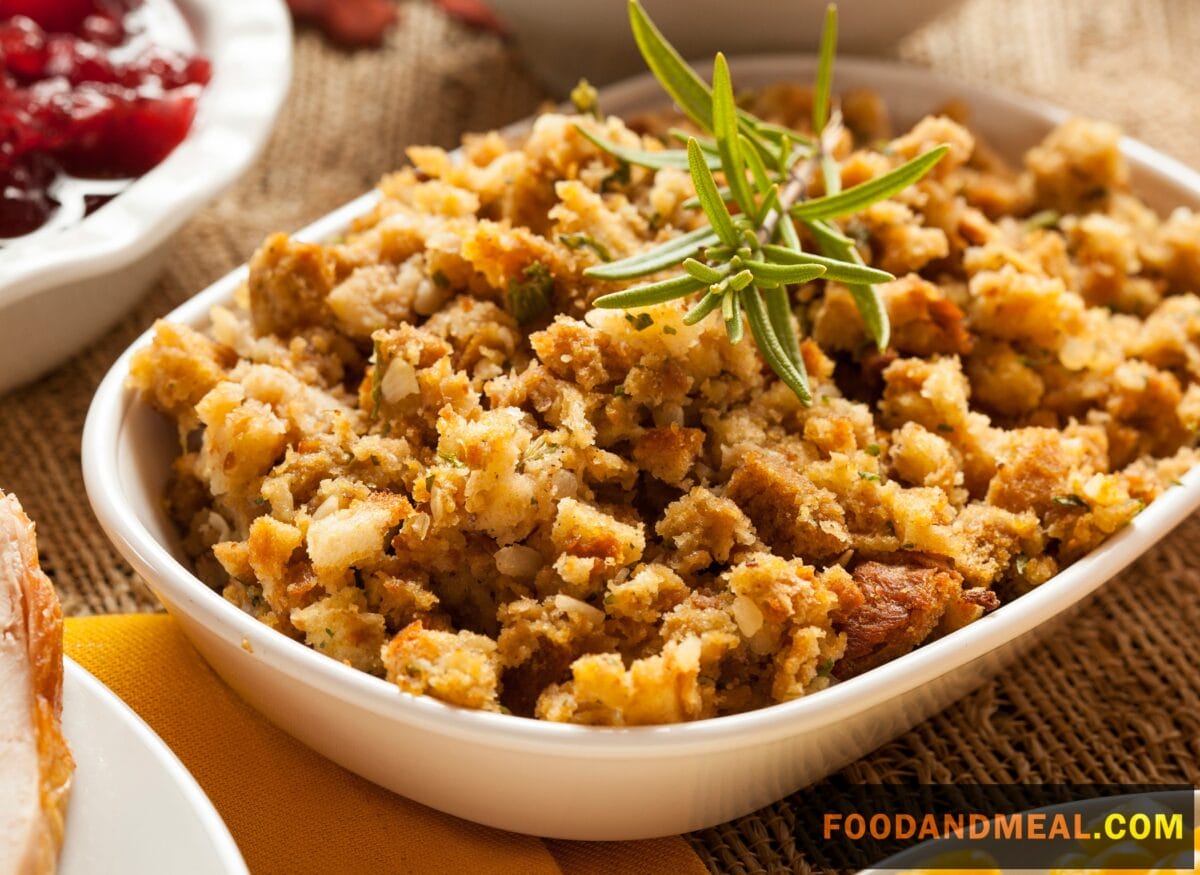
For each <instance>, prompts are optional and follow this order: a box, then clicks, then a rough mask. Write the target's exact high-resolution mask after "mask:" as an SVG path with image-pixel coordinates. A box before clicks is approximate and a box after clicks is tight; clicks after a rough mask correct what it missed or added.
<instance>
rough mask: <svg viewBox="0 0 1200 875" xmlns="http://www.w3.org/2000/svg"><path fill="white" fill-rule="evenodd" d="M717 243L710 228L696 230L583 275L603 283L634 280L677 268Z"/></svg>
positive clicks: (591, 268) (594, 267)
mask: <svg viewBox="0 0 1200 875" xmlns="http://www.w3.org/2000/svg"><path fill="white" fill-rule="evenodd" d="M716 242H717V235H716V234H714V233H713V230H712V228H707V227H705V228H697V229H696V230H695V231H689V232H688V233H686V234H681V235H680V236H678V237H673V238H672V239H670V240H668V241H666V242H665V243H663V244H662V245H660V246H656V247H654V248H653V249H649V250H647V251H645V252H639V253H638V254H637V255H631V256H629V257H628V258H622V259H621V260H620V261H612V262H609V263H608V264H597V265H595V266H593V267H589V268H588V269H587V270H585V271H584V272H583V275H584V276H589V277H594V278H596V279H602V280H625V279H633V278H634V277H639V276H645V275H646V274H650V273H657V272H658V271H660V270H662V269H663V268H665V267H670V266H671V265H673V264H679V263H680V262H681V261H683V260H684V259H685V258H688V257H690V256H693V255H695V254H696V253H697V252H699V251H700V250H701V249H703V248H705V247H706V246H711V245H712V244H714V243H716Z"/></svg>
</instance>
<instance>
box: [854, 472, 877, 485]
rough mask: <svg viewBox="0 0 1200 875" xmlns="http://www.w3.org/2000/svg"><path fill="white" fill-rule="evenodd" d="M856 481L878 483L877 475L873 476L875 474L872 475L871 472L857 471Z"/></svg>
mask: <svg viewBox="0 0 1200 875" xmlns="http://www.w3.org/2000/svg"><path fill="white" fill-rule="evenodd" d="M858 479H860V480H870V481H872V482H874V483H878V482H879V475H878V474H875V473H873V472H871V471H859V472H858Z"/></svg>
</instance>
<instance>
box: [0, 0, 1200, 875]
mask: <svg viewBox="0 0 1200 875" xmlns="http://www.w3.org/2000/svg"><path fill="white" fill-rule="evenodd" d="M851 2H853V0H851ZM1198 46H1200V3H1196V2H1195V0H1139V2H1136V3H1131V2H1127V0H1103V2H1102V0H1060V2H1050V3H1048V2H1045V0H972V2H967V3H964V4H963V5H962V6H961V7H960V8H958V9H957V10H955V11H953V12H951V13H949V14H948V15H946V16H944V17H943V18H941V19H940V20H938V21H936V22H935V23H933V24H932V25H930V26H928V27H926V28H925V29H924V30H922V31H921V32H920V33H917V34H915V35H913V36H912V37H910V38H909V39H908V40H906V41H905V42H904V43H903V44H902V45H901V46H900V47H899V49H898V51H899V54H900V56H901V57H903V58H905V59H906V60H909V61H911V62H913V63H918V64H925V65H930V66H934V67H937V68H939V69H941V70H943V71H945V72H947V73H950V74H953V75H956V76H960V77H961V78H963V79H964V80H968V81H973V82H979V83H984V84H994V85H1002V86H1004V87H1008V88H1014V89H1018V90H1021V91H1025V92H1027V93H1031V94H1036V95H1038V96H1040V97H1043V98H1046V99H1049V100H1052V101H1054V102H1056V103H1059V104H1062V105H1064V106H1067V107H1069V108H1071V109H1073V110H1077V111H1079V112H1081V113H1086V114H1091V115H1095V116H1099V117H1104V118H1108V119H1111V120H1113V121H1116V122H1118V123H1119V124H1121V125H1122V126H1123V127H1124V128H1125V129H1126V130H1127V131H1129V132H1130V133H1132V134H1134V135H1136V136H1138V137H1140V138H1142V139H1144V140H1146V141H1148V142H1149V143H1151V144H1152V145H1155V146H1157V147H1159V148H1162V149H1164V150H1165V151H1167V152H1169V153H1171V154H1173V155H1175V156H1177V157H1179V158H1181V159H1183V160H1185V161H1187V162H1189V163H1191V164H1193V165H1200V141H1198V140H1197V139H1196V132H1197V131H1200V99H1197V97H1196V95H1197V94H1200V63H1197V61H1196V58H1195V54H1194V53H1195V51H1196V48H1197V47H1198ZM296 52H297V55H296V75H295V81H294V84H293V88H292V95H291V98H290V100H289V102H288V105H287V108H286V110H285V112H284V115H283V116H282V118H281V119H280V122H279V125H278V129H277V131H276V133H275V135H274V137H273V138H272V140H271V143H270V144H269V146H268V148H267V150H266V152H265V154H264V156H263V157H262V159H261V160H260V161H259V162H258V164H257V165H256V166H255V167H254V169H253V170H252V171H251V172H250V173H249V174H247V176H246V177H245V178H244V179H243V180H242V181H241V182H240V183H239V184H238V185H237V186H236V187H235V188H234V189H232V190H231V191H230V192H228V193H227V194H226V195H225V196H223V197H222V198H221V199H220V200H218V201H217V202H216V203H214V204H213V205H212V206H211V207H209V208H208V209H207V210H205V211H204V212H203V213H201V214H200V215H199V216H197V217H196V218H195V219H194V220H193V221H192V222H190V223H189V224H188V226H187V227H186V228H185V229H184V231H183V232H182V233H181V234H180V235H179V236H178V237H177V238H176V240H175V243H174V247H175V251H174V252H173V254H172V256H171V258H170V261H169V263H168V266H167V269H166V272H165V274H164V276H163V278H162V280H161V281H160V282H159V283H158V284H157V286H156V287H155V288H154V289H153V291H152V292H151V293H150V294H148V295H147V296H146V298H145V299H144V300H142V301H141V302H140V303H139V305H138V306H137V307H136V308H135V309H134V310H133V312H132V313H131V314H130V315H129V316H128V317H127V318H125V319H124V320H123V321H122V322H121V323H120V325H118V326H117V327H116V328H114V329H113V330H112V331H111V332H109V333H108V334H107V335H106V336H105V337H104V338H103V339H102V340H101V341H99V342H98V343H96V344H95V345H94V346H92V347H91V348H90V349H88V350H87V351H85V352H84V353H82V354H81V355H79V356H78V357H77V358H75V359H74V360H72V361H71V362H69V363H68V364H66V365H65V366H63V367H62V368H60V369H59V370H58V371H56V372H54V373H53V374H51V375H49V376H47V377H45V378H43V379H42V380H40V381H38V382H37V383H36V384H35V385H33V386H31V387H28V388H26V389H24V390H20V391H17V392H15V393H11V394H9V395H8V396H5V397H3V398H0V487H2V488H4V489H6V490H11V491H14V492H16V493H17V494H18V495H19V496H20V497H21V500H22V501H23V502H24V503H25V506H26V508H27V510H28V511H29V513H30V515H31V516H33V517H34V518H35V519H36V520H37V521H38V530H39V537H40V543H41V549H42V560H43V564H44V566H45V568H46V570H47V572H48V573H50V574H51V576H52V577H53V578H54V580H55V583H56V585H57V587H58V590H59V593H60V595H61V596H62V599H63V604H64V608H65V610H66V612H67V613H68V614H74V615H79V614H88V613H103V612H115V611H131V610H152V609H154V607H155V604H156V603H155V601H154V599H153V597H152V596H151V595H150V593H149V592H148V590H147V589H146V587H145V585H144V584H143V583H142V582H141V581H139V580H138V579H137V577H136V576H135V575H134V574H133V572H132V570H131V569H130V568H129V566H128V565H126V564H125V562H124V561H123V560H121V558H120V557H119V556H118V555H117V554H116V552H115V551H114V550H113V548H112V547H111V545H110V544H109V543H108V541H107V540H106V539H105V537H104V535H103V533H102V532H101V531H100V528H99V526H98V524H97V523H96V521H95V519H94V518H93V516H92V514H91V511H90V510H89V508H88V505H87V501H86V498H85V496H84V492H83V481H82V474H81V471H80V466H79V441H80V433H81V431H82V427H83V420H84V416H85V414H86V412H87V407H88V402H89V400H90V398H91V395H92V392H93V391H94V390H95V387H96V385H97V384H98V382H99V381H100V378H101V377H102V376H103V375H104V373H105V371H106V370H107V369H108V367H109V365H110V364H111V363H112V361H113V360H114V359H115V358H116V356H117V355H118V354H119V353H120V352H121V351H122V350H123V349H124V348H125V347H126V346H127V345H128V344H129V343H130V341H132V340H133V338H134V337H136V336H137V334H138V333H140V332H141V331H142V330H144V328H145V327H146V326H147V325H148V324H149V323H150V322H151V321H152V320H153V319H154V318H155V317H156V316H160V315H162V314H163V313H165V312H167V311H168V310H170V309H171V308H172V307H174V306H175V305H176V304H178V303H179V302H180V301H182V300H184V299H185V298H187V297H188V296H190V295H191V294H193V293H194V292H196V291H198V290H199V289H201V288H203V287H204V286H206V285H207V284H208V283H209V282H211V281H212V280H214V279H216V278H217V277H219V276H221V275H222V274H224V273H225V272H227V271H228V270H230V269H232V268H233V267H236V266H237V265H238V264H240V263H241V262H243V261H244V260H245V259H246V257H247V256H248V255H249V254H250V253H251V252H252V250H253V249H254V247H255V245H256V243H257V242H258V241H259V239H260V238H261V237H262V236H263V235H264V234H265V233H267V232H269V231H272V230H276V229H284V230H288V229H294V228H297V227H299V226H301V225H303V224H305V223H307V222H309V221H311V220H312V219H315V218H316V217H318V216H320V215H322V214H323V213H325V212H327V211H328V210H330V209H331V208H333V207H335V206H338V205H339V204H341V203H343V202H345V201H346V200H349V199H350V198H351V197H352V196H354V195H356V194H358V193H359V192H361V191H363V190H365V189H366V188H368V187H369V186H370V185H371V184H372V183H373V182H374V181H375V180H376V178H377V177H378V176H379V175H380V174H381V173H383V172H385V171H387V170H388V169H390V168H392V167H394V166H396V165H397V164H398V163H399V162H400V161H401V159H402V157H403V156H402V148H403V146H404V145H406V144H408V143H413V142H432V143H438V144H451V143H453V142H455V141H456V139H457V137H458V135H459V134H460V133H461V132H462V131H466V130H481V129H486V128H489V127H493V126H496V125H500V124H504V123H506V122H510V121H513V120H515V119H517V118H519V117H521V116H523V115H526V114H528V113H529V112H530V111H532V110H533V109H534V108H535V107H536V105H537V104H538V103H539V101H540V100H541V99H542V98H543V94H542V92H541V91H540V90H539V88H538V87H537V86H536V85H535V84H534V83H533V82H531V81H530V80H529V79H528V77H527V76H526V75H525V74H524V73H523V71H522V70H521V67H520V63H519V60H518V59H516V58H514V57H513V56H512V54H511V52H510V50H509V49H508V48H507V47H506V46H505V45H504V44H503V43H502V42H501V41H500V40H499V39H497V38H496V37H494V36H491V35H488V34H483V33H478V32H475V31H471V30H468V29H465V28H463V27H462V26H460V25H459V24H457V23H455V22H452V21H450V20H449V19H447V18H446V17H445V16H444V15H442V14H441V13H440V12H438V11H436V10H434V9H433V8H432V7H430V6H427V5H424V4H419V3H410V4H407V5H406V6H405V8H404V12H403V17H402V21H401V24H400V26H399V27H397V28H396V29H395V30H394V31H393V33H392V34H391V35H390V37H389V38H388V42H387V45H386V46H385V48H384V49H382V50H380V51H366V52H358V53H345V52H342V51H339V50H337V49H333V48H330V47H329V46H328V45H326V44H325V43H324V42H323V41H322V40H321V39H320V38H319V37H317V36H316V35H315V34H313V33H307V32H305V33H301V34H300V35H299V37H298V39H297V45H296ZM96 292H97V294H103V289H97V290H96ZM1198 560H1200V520H1197V521H1193V522H1189V523H1186V524H1185V525H1184V526H1183V527H1181V529H1180V530H1178V531H1177V532H1176V533H1175V534H1174V535H1172V536H1171V537H1169V538H1168V539H1167V540H1166V541H1165V542H1164V543H1163V544H1161V545H1160V546H1159V547H1158V548H1156V549H1155V550H1153V551H1152V552H1151V553H1149V554H1148V555H1147V556H1145V557H1144V558H1143V559H1142V560H1140V561H1139V562H1138V563H1137V564H1136V565H1135V566H1133V567H1132V568H1131V569H1129V570H1128V571H1127V572H1125V573H1124V574H1122V575H1121V577H1120V579H1119V580H1117V581H1114V582H1113V583H1111V584H1109V585H1108V586H1107V587H1106V588H1105V589H1104V590H1103V592H1102V594H1101V595H1100V596H1099V597H1098V598H1097V599H1096V600H1094V601H1093V602H1092V603H1091V604H1090V605H1089V606H1088V607H1087V608H1086V609H1085V610H1084V611H1082V612H1080V613H1079V614H1077V615H1076V616H1075V619H1073V621H1072V622H1071V626H1070V628H1069V630H1067V631H1064V632H1063V633H1062V634H1061V637H1059V638H1058V639H1057V640H1055V641H1053V642H1051V643H1049V644H1047V645H1043V646H1042V647H1040V648H1039V649H1038V650H1036V651H1035V652H1034V653H1033V654H1032V655H1031V656H1029V657H1028V658H1026V659H1025V660H1024V661H1022V662H1020V663H1018V664H1017V665H1016V666H1015V667H1014V668H1013V669H1011V670H1010V671H1009V672H1008V673H1006V674H1005V675H1004V676H1002V677H1000V678H999V679H997V680H995V681H993V682H991V683H989V684H988V685H986V686H985V687H983V688H982V689H980V690H979V691H978V692H976V693H974V694H973V695H971V696H969V697H967V698H966V699H964V700H962V701H961V702H959V703H958V704H957V705H955V706H953V707H952V708H950V709H948V710H947V711H945V712H943V713H942V714H940V715H939V716H937V717H935V718H933V719H931V720H929V721H927V722H925V723H924V724H922V725H921V726H919V727H917V728H916V729H914V730H913V731H912V732H910V733H908V734H907V735H905V736H903V737H902V738H900V739H898V740H896V741H894V742H892V743H891V744H889V745H886V746H885V747H883V748H881V749H879V750H878V751H876V752H875V753H874V754H872V755H871V756H869V757H867V758H865V759H863V760H861V761H859V762H857V763H855V764H853V765H852V766H850V767H849V768H848V769H847V770H846V771H847V773H848V774H849V775H850V776H851V777H853V778H855V779H859V780H901V779H921V780H929V781H945V782H954V781H980V782H1003V781H1021V780H1029V781H1049V780H1075V781H1094V782H1117V781H1128V782H1135V781H1180V782H1187V783H1196V782H1200V660H1198V659H1197V656H1196V654H1197V653H1198V652H1200V632H1197V630H1198V629H1200V561H1198ZM799 804H803V797H802V796H796V797H793V798H792V799H787V800H783V801H781V802H779V803H776V804H775V805H772V806H769V807H768V808H766V809H763V810H762V811H760V812H757V813H756V814H753V815H750V816H748V817H744V818H741V819H740V820H737V821H734V822H732V823H728V824H725V825H722V826H719V827H715V828H713V829H708V830H704V831H701V832H697V833H695V834H693V835H692V836H690V840H691V841H692V844H693V846H694V847H695V849H696V850H697V852H698V853H699V854H700V855H701V857H702V858H703V859H704V860H705V862H706V863H707V864H708V865H709V866H710V868H712V869H713V870H714V871H723V872H734V873H751V872H791V871H797V872H807V871H810V870H809V867H808V866H807V864H806V863H805V862H804V859H803V855H802V854H801V853H800V851H799V850H798V848H797V843H796V839H795V838H794V834H793V826H794V814H793V812H794V806H796V805H799Z"/></svg>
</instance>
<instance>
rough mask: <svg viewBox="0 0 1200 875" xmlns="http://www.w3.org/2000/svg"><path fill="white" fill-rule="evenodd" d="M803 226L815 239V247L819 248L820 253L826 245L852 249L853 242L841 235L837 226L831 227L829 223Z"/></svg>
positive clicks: (814, 223)
mask: <svg viewBox="0 0 1200 875" xmlns="http://www.w3.org/2000/svg"><path fill="white" fill-rule="evenodd" d="M804 226H805V227H806V228H808V230H809V233H811V234H812V235H813V237H815V238H816V241H817V245H818V246H820V247H821V250H822V251H824V249H825V246H826V245H830V246H849V247H851V248H854V240H853V239H852V238H850V237H847V236H846V235H845V234H843V233H842V232H841V231H840V230H839V229H838V227H837V225H831V224H830V223H829V222H805V223H804Z"/></svg>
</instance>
